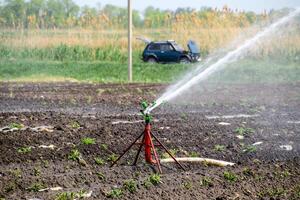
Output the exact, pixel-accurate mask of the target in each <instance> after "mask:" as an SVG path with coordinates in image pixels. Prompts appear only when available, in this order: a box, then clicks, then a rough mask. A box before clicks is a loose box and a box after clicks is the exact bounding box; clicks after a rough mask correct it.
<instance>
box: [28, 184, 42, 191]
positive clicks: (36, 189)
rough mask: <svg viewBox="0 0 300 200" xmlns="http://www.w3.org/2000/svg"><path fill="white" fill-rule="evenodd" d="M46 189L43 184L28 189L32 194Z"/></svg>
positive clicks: (33, 185)
mask: <svg viewBox="0 0 300 200" xmlns="http://www.w3.org/2000/svg"><path fill="white" fill-rule="evenodd" d="M44 188H46V187H45V186H44V185H43V184H42V183H33V184H32V185H31V186H30V187H29V188H27V190H28V191H30V192H38V191H40V190H41V189H44Z"/></svg>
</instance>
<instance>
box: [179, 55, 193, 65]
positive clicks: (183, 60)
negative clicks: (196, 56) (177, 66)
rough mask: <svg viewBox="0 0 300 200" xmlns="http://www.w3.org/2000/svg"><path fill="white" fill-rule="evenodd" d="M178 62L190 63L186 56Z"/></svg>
mask: <svg viewBox="0 0 300 200" xmlns="http://www.w3.org/2000/svg"><path fill="white" fill-rule="evenodd" d="M179 62H180V63H181V64H189V63H191V61H190V59H188V58H187V57H182V58H180V60H179Z"/></svg>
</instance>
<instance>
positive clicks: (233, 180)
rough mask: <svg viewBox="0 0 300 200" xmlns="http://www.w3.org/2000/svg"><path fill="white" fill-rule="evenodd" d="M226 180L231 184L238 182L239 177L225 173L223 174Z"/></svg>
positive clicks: (231, 173)
mask: <svg viewBox="0 0 300 200" xmlns="http://www.w3.org/2000/svg"><path fill="white" fill-rule="evenodd" d="M223 176H224V178H225V179H226V180H227V181H229V182H236V181H237V179H238V177H237V175H236V174H234V173H233V172H229V171H225V172H224V174H223Z"/></svg>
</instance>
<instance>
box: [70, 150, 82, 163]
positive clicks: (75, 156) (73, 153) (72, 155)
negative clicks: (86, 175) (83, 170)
mask: <svg viewBox="0 0 300 200" xmlns="http://www.w3.org/2000/svg"><path fill="white" fill-rule="evenodd" d="M80 157H81V154H80V152H79V151H78V150H77V149H73V150H72V151H71V153H70V154H69V156H68V159H69V160H74V161H79V159H80Z"/></svg>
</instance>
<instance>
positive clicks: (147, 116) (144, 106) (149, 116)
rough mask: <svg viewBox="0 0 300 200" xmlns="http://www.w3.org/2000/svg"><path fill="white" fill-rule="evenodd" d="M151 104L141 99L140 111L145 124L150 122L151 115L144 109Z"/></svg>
mask: <svg viewBox="0 0 300 200" xmlns="http://www.w3.org/2000/svg"><path fill="white" fill-rule="evenodd" d="M151 105H153V104H150V105H148V103H147V101H143V102H142V103H141V107H142V109H141V113H142V114H143V116H144V120H145V123H146V124H148V123H150V122H151V120H152V116H151V115H150V114H149V113H147V112H145V111H147V108H149V106H151Z"/></svg>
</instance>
